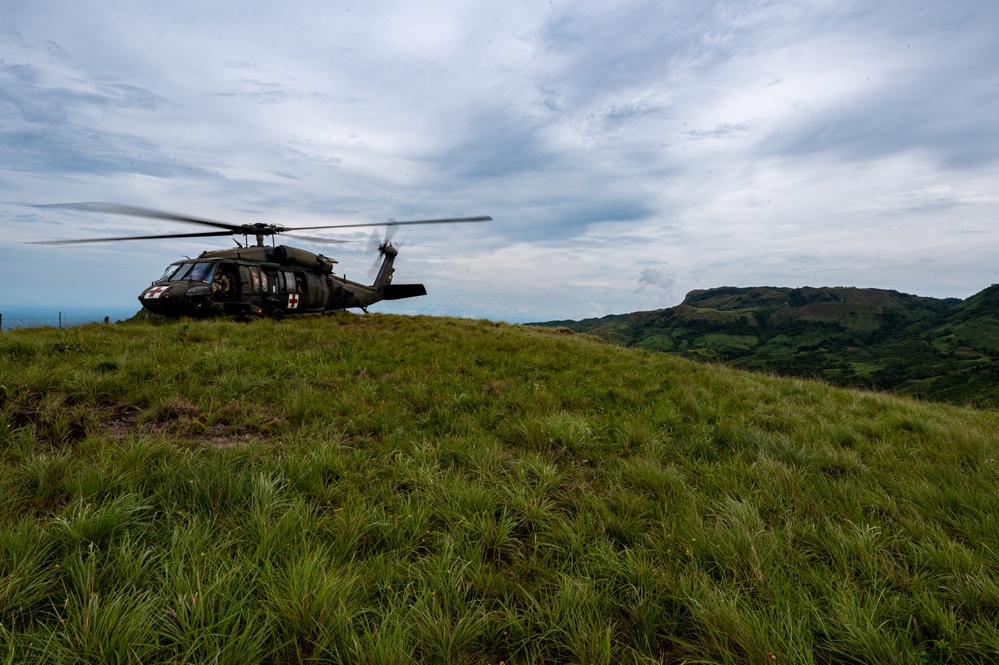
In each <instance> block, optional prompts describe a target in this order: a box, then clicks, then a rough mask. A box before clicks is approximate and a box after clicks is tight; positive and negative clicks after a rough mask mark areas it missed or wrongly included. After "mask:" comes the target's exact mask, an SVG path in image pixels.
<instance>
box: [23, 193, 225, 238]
mask: <svg viewBox="0 0 999 665" xmlns="http://www.w3.org/2000/svg"><path fill="white" fill-rule="evenodd" d="M34 207H36V208H62V209H64V210H84V211H87V212H104V213H108V214H111V215H126V216H128V217H149V218H151V219H167V220H170V221H174V222H187V223H189V224H202V225H204V226H214V227H215V228H217V229H228V230H229V231H231V232H232V233H242V232H243V230H242V229H243V227H242V226H240V225H239V224H228V223H226V222H216V221H215V220H212V219H202V218H200V217H191V216H190V215H178V214H176V213H172V212H164V211H162V210H153V209H152V208H139V207H137V206H126V205H121V204H119V203H104V202H101V201H93V202H89V203H49V204H45V205H37V206H34ZM222 235H225V234H222ZM146 237H149V238H155V237H157V236H146ZM162 237H167V236H162ZM176 237H182V236H176ZM187 237H192V236H187ZM113 239H114V238H112V240H113ZM121 240H126V238H121ZM127 240H132V238H127Z"/></svg>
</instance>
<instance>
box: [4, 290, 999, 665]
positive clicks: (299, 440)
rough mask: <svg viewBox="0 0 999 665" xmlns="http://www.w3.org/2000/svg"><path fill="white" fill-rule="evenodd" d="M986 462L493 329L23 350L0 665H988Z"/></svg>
mask: <svg viewBox="0 0 999 665" xmlns="http://www.w3.org/2000/svg"><path fill="white" fill-rule="evenodd" d="M716 309H717V311H719V312H722V314H721V316H728V314H726V312H728V310H725V309H724V308H723V307H720V306H716ZM815 315H816V316H831V315H830V314H828V313H827V312H826V310H824V309H822V308H819V313H818V314H815ZM740 316H742V315H741V314H740ZM747 321H748V317H747ZM858 325H863V324H858ZM747 326H750V324H749V323H748V322H747ZM971 334H972V332H969V331H968V330H966V329H964V328H960V329H958V328H957V327H955V328H954V329H953V330H952V332H950V333H949V335H952V336H953V337H952V338H951V339H953V340H954V342H953V343H954V344H955V345H964V344H965V343H966V340H965V337H964V336H965V335H971ZM997 432H999V414H996V413H994V412H987V411H977V410H972V409H965V408H960V407H956V406H949V405H945V404H931V403H926V402H918V401H913V400H909V399H905V398H902V397H896V396H890V395H885V394H875V393H866V392H859V391H852V390H846V389H842V388H835V387H831V386H829V385H827V384H823V383H818V382H810V381H805V380H799V379H784V378H775V377H772V376H764V375H759V374H753V373H749V372H743V371H737V370H733V369H729V368H726V367H723V366H720V365H716V364H705V363H695V362H691V361H688V360H685V359H682V358H677V357H674V356H670V355H666V354H654V353H648V352H645V351H643V350H635V349H625V348H620V347H617V346H613V345H609V344H605V343H602V342H601V341H600V340H598V339H597V338H595V337H591V336H585V335H573V334H568V333H566V332H565V331H558V330H545V329H532V328H524V327H519V326H509V325H505V324H493V323H489V322H483V321H467V320H454V319H439V318H426V317H420V318H409V317H401V316H388V315H373V316H363V317H361V316H352V315H349V314H340V315H337V316H334V317H307V318H302V319H298V320H286V321H284V322H283V323H280V324H276V323H274V322H272V321H255V322H252V323H248V324H247V323H238V322H232V321H208V322H190V323H175V324H170V325H162V326H152V325H150V324H148V323H130V324H120V325H114V326H99V325H93V326H84V327H80V328H72V329H64V330H57V329H30V330H16V331H7V332H3V333H2V334H0V465H2V468H0V636H2V640H0V649H3V651H2V652H0V656H2V657H4V659H5V660H4V662H9V663H22V662H25V663H26V662H31V663H72V662H87V663H89V662H123V663H140V662H141V663H181V662H184V663H194V662H197V663H201V662H218V663H249V662H263V663H300V662H306V663H308V662H316V663H318V662H350V663H409V662H432V663H475V664H479V663H481V664H486V663H491V664H496V663H500V662H506V663H620V662H634V663H651V662H676V663H679V662H722V663H745V662H778V663H782V662H808V663H832V662H850V663H860V662H865V663H873V662H877V663H969V662H994V661H995V660H996V659H997V658H999V621H997V618H999V548H997V545H996V533H999V493H997V492H996V487H997V486H999V462H997V459H999V440H997Z"/></svg>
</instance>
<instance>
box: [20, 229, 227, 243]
mask: <svg viewBox="0 0 999 665" xmlns="http://www.w3.org/2000/svg"><path fill="white" fill-rule="evenodd" d="M231 235H232V231H205V232H203V233H166V234H163V235H155V236H121V237H118V238H81V239H78V240H34V241H29V242H28V244H29V245H79V244H81V243H85V242H110V241H115V240H149V239H154V238H210V237H214V236H231Z"/></svg>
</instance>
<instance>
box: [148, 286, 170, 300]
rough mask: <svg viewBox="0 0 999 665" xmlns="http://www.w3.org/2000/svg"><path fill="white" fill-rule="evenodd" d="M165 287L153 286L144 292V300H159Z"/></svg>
mask: <svg viewBox="0 0 999 665" xmlns="http://www.w3.org/2000/svg"><path fill="white" fill-rule="evenodd" d="M167 288H168V287H166V286H154V287H153V288H151V289H149V290H148V291H146V298H159V297H160V294H161V293H163V292H164V291H166V290H167Z"/></svg>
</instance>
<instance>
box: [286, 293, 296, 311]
mask: <svg viewBox="0 0 999 665" xmlns="http://www.w3.org/2000/svg"><path fill="white" fill-rule="evenodd" d="M288 309H298V294H295V293H292V294H291V295H290V296H288Z"/></svg>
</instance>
